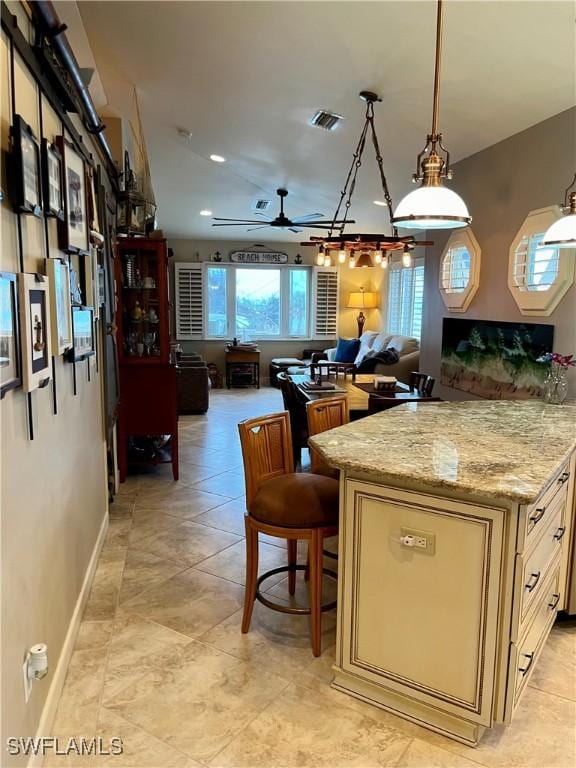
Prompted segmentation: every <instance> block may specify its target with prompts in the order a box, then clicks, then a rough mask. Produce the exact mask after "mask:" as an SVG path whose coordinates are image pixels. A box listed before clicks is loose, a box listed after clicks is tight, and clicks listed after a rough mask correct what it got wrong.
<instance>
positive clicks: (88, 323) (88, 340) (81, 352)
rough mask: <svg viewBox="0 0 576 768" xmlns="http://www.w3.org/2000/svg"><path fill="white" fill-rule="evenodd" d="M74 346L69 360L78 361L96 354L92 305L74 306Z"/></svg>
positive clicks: (69, 353)
mask: <svg viewBox="0 0 576 768" xmlns="http://www.w3.org/2000/svg"><path fill="white" fill-rule="evenodd" d="M72 336H73V344H72V348H71V349H70V350H69V352H68V362H70V363H77V362H79V361H80V360H85V359H86V358H87V357H90V356H91V355H93V354H95V339H94V310H93V309H92V307H72Z"/></svg>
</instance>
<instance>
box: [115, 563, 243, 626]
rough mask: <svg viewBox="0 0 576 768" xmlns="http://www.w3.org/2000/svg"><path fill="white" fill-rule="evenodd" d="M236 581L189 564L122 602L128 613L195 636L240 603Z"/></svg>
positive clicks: (224, 617)
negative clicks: (185, 568)
mask: <svg viewBox="0 0 576 768" xmlns="http://www.w3.org/2000/svg"><path fill="white" fill-rule="evenodd" d="M243 598H244V589H243V588H242V587H241V586H240V585H239V584H233V583H232V582H231V581H226V580H225V579H219V578H217V577H216V576H211V575H210V574H209V573H202V572H201V571H196V570H195V569H192V568H190V569H189V570H187V571H184V572H183V573H179V574H178V575H177V576H174V577H173V578H171V579H168V580H167V581H163V582H162V583H161V584H159V585H158V586H156V587H152V588H151V589H149V590H147V591H145V592H143V593H142V594H141V595H138V596H137V597H135V598H133V599H132V600H128V601H127V602H126V603H124V604H123V606H122V607H123V610H124V612H127V613H135V614H137V615H138V616H142V617H143V618H147V619H150V620H151V621H155V622H157V623H158V624H163V625H164V626H165V627H169V628H170V629H173V630H175V631H176V632H181V633H182V634H184V635H189V636H190V637H198V636H199V635H202V634H203V633H204V632H207V631H208V630H209V629H211V628H212V627H213V626H215V625H216V624H219V623H220V622H221V621H223V620H224V619H226V618H227V617H228V616H231V615H232V614H233V613H235V612H236V611H237V610H238V609H239V608H240V607H241V606H242V603H243Z"/></svg>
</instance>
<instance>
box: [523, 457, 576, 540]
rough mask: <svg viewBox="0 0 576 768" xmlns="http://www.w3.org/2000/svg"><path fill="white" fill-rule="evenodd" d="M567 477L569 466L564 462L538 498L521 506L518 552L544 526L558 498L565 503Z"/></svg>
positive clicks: (568, 476)
mask: <svg viewBox="0 0 576 768" xmlns="http://www.w3.org/2000/svg"><path fill="white" fill-rule="evenodd" d="M569 479H570V466H569V465H568V464H565V465H564V466H563V467H562V469H561V470H560V472H559V473H558V475H557V476H556V478H555V479H554V480H553V482H552V483H551V484H550V486H549V487H548V488H547V489H546V491H544V493H543V494H542V495H541V496H540V498H539V499H537V500H536V501H535V502H534V504H529V505H527V506H525V507H523V508H522V511H521V515H520V533H519V541H518V552H524V551H525V550H526V549H527V548H528V547H529V546H530V545H531V543H532V541H533V540H534V539H536V538H537V536H538V533H539V532H540V531H541V530H542V529H543V528H545V527H546V524H547V522H548V520H549V519H550V515H551V514H552V510H553V509H554V508H555V507H556V503H557V502H558V500H559V499H560V498H563V499H564V503H566V498H567V492H568V480H569Z"/></svg>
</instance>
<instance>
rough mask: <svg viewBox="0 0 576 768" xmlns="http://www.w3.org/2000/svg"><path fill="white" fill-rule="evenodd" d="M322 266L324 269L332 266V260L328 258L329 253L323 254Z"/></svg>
mask: <svg viewBox="0 0 576 768" xmlns="http://www.w3.org/2000/svg"><path fill="white" fill-rule="evenodd" d="M324 266H325V267H331V266H332V259H331V258H330V254H329V253H325V254H324Z"/></svg>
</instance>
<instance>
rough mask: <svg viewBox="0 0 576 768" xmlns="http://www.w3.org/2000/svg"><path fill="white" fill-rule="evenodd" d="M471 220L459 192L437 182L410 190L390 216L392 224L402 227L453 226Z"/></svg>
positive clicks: (456, 226) (468, 222)
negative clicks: (392, 215)
mask: <svg viewBox="0 0 576 768" xmlns="http://www.w3.org/2000/svg"><path fill="white" fill-rule="evenodd" d="M471 221H472V217H471V216H470V214H469V213H468V208H467V207H466V203H465V202H464V200H462V198H461V197H460V195H457V194H456V192H454V191H453V190H451V189H448V188H447V187H443V186H442V185H441V184H439V185H438V186H429V187H425V186H422V187H420V188H419V189H416V190H414V192H410V193H409V194H408V195H406V197H404V198H403V199H402V200H401V201H400V202H399V203H398V206H397V208H396V210H395V211H394V218H393V222H394V224H395V225H396V226H398V227H404V228H405V229H456V228H458V227H467V226H468V224H470V222H471Z"/></svg>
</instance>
